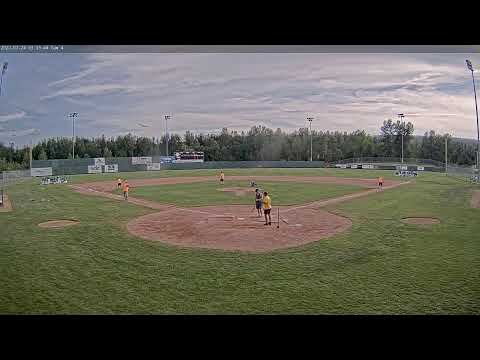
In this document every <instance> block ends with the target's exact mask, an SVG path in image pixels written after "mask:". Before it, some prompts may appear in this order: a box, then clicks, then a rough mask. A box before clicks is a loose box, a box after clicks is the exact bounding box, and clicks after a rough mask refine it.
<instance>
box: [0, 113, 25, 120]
mask: <svg viewBox="0 0 480 360" xmlns="http://www.w3.org/2000/svg"><path fill="white" fill-rule="evenodd" d="M26 115H27V113H26V112H25V111H20V112H16V113H12V114H7V115H0V122H7V121H11V120H18V119H22V118H24V117H25V116H26Z"/></svg>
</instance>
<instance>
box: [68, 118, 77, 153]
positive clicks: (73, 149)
mask: <svg viewBox="0 0 480 360" xmlns="http://www.w3.org/2000/svg"><path fill="white" fill-rule="evenodd" d="M77 116H78V113H76V112H73V113H70V114H68V117H71V118H72V159H73V160H75V118H76V117H77Z"/></svg>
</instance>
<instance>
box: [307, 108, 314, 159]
mask: <svg viewBox="0 0 480 360" xmlns="http://www.w3.org/2000/svg"><path fill="white" fill-rule="evenodd" d="M307 120H308V122H309V123H310V162H312V161H313V135H312V121H313V117H307Z"/></svg>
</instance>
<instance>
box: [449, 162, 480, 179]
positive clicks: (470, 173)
mask: <svg viewBox="0 0 480 360" xmlns="http://www.w3.org/2000/svg"><path fill="white" fill-rule="evenodd" d="M447 175H448V176H455V177H458V178H461V179H463V180H465V181H467V182H472V183H476V184H478V183H480V176H479V175H480V174H479V172H478V170H477V169H476V168H475V166H458V165H448V166H447Z"/></svg>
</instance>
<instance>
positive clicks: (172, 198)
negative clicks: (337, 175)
mask: <svg viewBox="0 0 480 360" xmlns="http://www.w3.org/2000/svg"><path fill="white" fill-rule="evenodd" d="M247 185H248V184H247ZM229 187H241V188H244V189H246V190H252V188H249V187H248V186H246V182H245V181H229V182H228V183H226V184H225V185H223V186H222V185H220V184H219V183H217V182H205V183H194V184H178V185H160V186H142V187H138V188H132V190H131V191H130V195H131V196H135V197H140V198H144V199H148V200H153V201H157V202H160V203H170V204H175V205H179V206H208V205H217V204H218V205H235V204H254V192H252V193H250V194H242V195H236V194H235V193H233V192H226V191H219V190H221V189H222V188H229ZM259 187H261V189H263V190H265V191H268V193H269V195H270V197H271V198H272V202H273V203H274V204H275V205H295V204H303V203H306V202H312V201H316V200H320V199H329V198H334V197H338V196H342V195H345V194H351V193H354V192H357V191H360V190H363V189H364V188H363V187H361V186H353V185H337V184H302V183H293V182H277V183H274V182H262V183H261V184H259ZM115 192H116V193H117V194H121V193H122V191H121V190H116V191H115Z"/></svg>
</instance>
